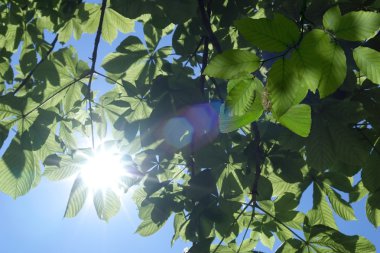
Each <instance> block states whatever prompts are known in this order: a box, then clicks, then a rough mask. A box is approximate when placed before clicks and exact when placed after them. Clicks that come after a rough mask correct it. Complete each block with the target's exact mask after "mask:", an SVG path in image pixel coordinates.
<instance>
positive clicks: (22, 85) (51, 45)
mask: <svg viewBox="0 0 380 253" xmlns="http://www.w3.org/2000/svg"><path fill="white" fill-rule="evenodd" d="M57 41H58V33H57V34H56V36H55V38H54V40H53V41H52V42H51V43H50V49H49V50H48V51H47V53H46V55H45V56H44V57H42V58H41V59H40V61H39V62H38V63H37V64H36V66H34V68H33V69H32V70H31V71H30V72H29V73H28V75H27V76H26V77H25V78H24V80H22V82H21V84H20V85H19V86H18V87H17V88H16V89H15V91H14V92H13V95H15V94H16V93H17V92H18V91H19V90H21V89H22V88H23V87H24V86H25V85H26V84H27V82H28V81H29V80H30V78H31V77H32V75H33V74H34V71H36V69H37V68H38V67H39V66H40V65H41V64H42V63H43V62H44V61H45V60H46V59H47V57H48V56H49V55H50V54H51V52H53V49H54V47H55V44H56V43H57Z"/></svg>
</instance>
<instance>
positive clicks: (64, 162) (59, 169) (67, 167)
mask: <svg viewBox="0 0 380 253" xmlns="http://www.w3.org/2000/svg"><path fill="white" fill-rule="evenodd" d="M57 160H58V161H57ZM44 164H45V170H44V173H43V176H45V177H47V178H48V179H49V180H54V181H58V180H63V179H66V178H68V177H71V176H72V175H74V174H76V173H78V172H79V171H80V169H81V167H80V164H78V161H75V160H73V159H72V158H71V157H69V156H61V157H58V156H51V157H48V158H47V159H46V160H45V162H44Z"/></svg>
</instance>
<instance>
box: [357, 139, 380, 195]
mask: <svg viewBox="0 0 380 253" xmlns="http://www.w3.org/2000/svg"><path fill="white" fill-rule="evenodd" d="M379 146H380V145H379V144H378V145H376V147H375V148H377V149H378V147H379ZM379 165H380V154H378V152H376V150H374V151H373V152H372V154H371V155H370V157H369V159H368V161H367V163H366V165H365V166H364V168H363V170H362V175H361V176H362V181H363V185H364V186H365V188H367V189H368V191H370V192H376V191H378V190H379V189H380V185H379V181H378V179H379V178H380V170H379Z"/></svg>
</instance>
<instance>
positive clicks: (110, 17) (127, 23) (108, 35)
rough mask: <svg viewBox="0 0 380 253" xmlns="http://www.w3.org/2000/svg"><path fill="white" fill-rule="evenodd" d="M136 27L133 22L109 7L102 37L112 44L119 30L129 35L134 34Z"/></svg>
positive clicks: (105, 14) (105, 16)
mask: <svg viewBox="0 0 380 253" xmlns="http://www.w3.org/2000/svg"><path fill="white" fill-rule="evenodd" d="M134 26H135V22H134V21H133V20H131V19H129V18H126V17H124V16H123V15H121V14H119V13H118V12H117V11H115V10H113V9H111V8H109V7H108V8H106V11H105V13H104V20H103V28H102V37H103V39H104V40H105V41H107V42H108V43H109V44H111V43H112V41H114V40H115V39H116V37H117V32H118V30H119V31H121V32H122V33H129V32H133V30H134Z"/></svg>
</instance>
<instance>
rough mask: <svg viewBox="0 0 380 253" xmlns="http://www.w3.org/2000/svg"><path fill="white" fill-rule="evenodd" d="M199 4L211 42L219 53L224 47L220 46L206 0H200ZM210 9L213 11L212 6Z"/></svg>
mask: <svg viewBox="0 0 380 253" xmlns="http://www.w3.org/2000/svg"><path fill="white" fill-rule="evenodd" d="M198 5H199V11H200V13H201V18H202V23H203V27H204V29H205V30H206V33H207V36H208V38H209V39H210V42H211V44H212V46H213V47H214V48H215V50H216V51H217V52H218V53H221V52H222V47H221V46H220V44H219V41H218V39H217V38H216V36H215V34H214V32H213V31H212V28H211V23H210V16H209V15H208V13H207V11H206V6H205V1H204V0H198ZM208 9H209V10H208V12H209V13H211V12H210V11H211V9H210V8H208Z"/></svg>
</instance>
